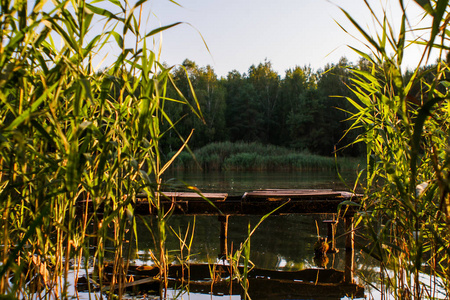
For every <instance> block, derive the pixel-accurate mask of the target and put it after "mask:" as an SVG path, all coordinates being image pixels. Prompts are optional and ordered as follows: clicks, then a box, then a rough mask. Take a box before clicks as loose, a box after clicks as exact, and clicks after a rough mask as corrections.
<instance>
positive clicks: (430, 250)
mask: <svg viewBox="0 0 450 300" xmlns="http://www.w3.org/2000/svg"><path fill="white" fill-rule="evenodd" d="M415 2H417V4H418V5H419V6H420V7H422V8H423V12H424V15H427V16H428V17H429V19H428V20H431V23H430V25H429V27H426V28H425V30H427V33H428V35H425V36H428V40H424V41H422V40H420V41H412V42H410V43H419V44H422V45H423V46H424V48H423V49H424V50H423V55H422V57H418V59H417V66H418V67H417V68H416V69H415V70H414V71H413V72H411V73H410V74H405V73H404V72H403V71H402V63H403V58H404V55H405V53H406V52H407V50H408V49H407V47H408V45H409V44H408V42H407V40H406V38H407V37H406V36H407V32H408V31H409V32H413V33H415V34H417V35H418V36H419V35H420V36H424V35H423V30H424V28H421V29H420V30H419V29H415V28H409V29H408V28H407V25H408V24H409V22H408V20H407V13H406V10H405V7H404V5H403V1H399V6H400V8H401V10H402V12H403V15H402V18H401V23H400V30H399V33H398V34H397V35H396V34H395V30H394V29H393V25H392V24H391V23H390V21H389V19H388V17H387V13H386V12H384V15H382V17H381V18H378V17H377V15H376V14H375V13H374V10H372V8H371V7H370V6H369V4H368V3H367V2H366V4H367V6H368V8H369V9H370V11H371V12H372V14H373V18H374V20H375V23H376V24H377V25H378V29H379V30H378V33H377V34H376V36H371V35H370V34H368V33H367V31H366V30H365V29H363V28H362V27H361V26H360V25H359V24H358V23H357V21H356V20H355V19H354V18H353V17H352V16H350V15H349V14H348V13H346V12H345V11H344V10H343V11H344V13H345V14H346V16H347V17H348V19H349V20H350V22H351V23H352V24H353V25H354V26H355V28H357V30H358V31H359V32H360V33H361V35H362V36H363V38H364V39H365V41H366V46H367V47H368V48H369V49H371V52H370V53H364V52H362V51H359V50H357V49H355V50H356V51H357V53H359V54H360V55H361V56H362V57H363V61H362V63H361V64H360V67H358V68H353V69H352V74H353V78H352V85H351V86H349V88H350V89H351V90H352V91H353V92H354V95H355V98H356V100H355V99H352V98H348V101H349V102H350V103H351V104H353V106H354V107H355V108H356V111H357V112H356V113H354V114H353V115H352V117H351V119H352V120H353V121H354V124H353V125H352V126H351V129H352V128H356V127H359V126H361V127H363V128H364V129H365V133H364V134H363V135H361V136H360V137H359V139H358V140H357V141H356V142H364V143H365V144H366V145H367V169H366V173H367V181H366V182H367V183H366V187H365V198H364V200H363V203H362V208H363V210H364V213H362V214H361V216H360V217H361V220H362V221H363V224H364V225H365V231H366V238H367V241H368V244H367V246H364V247H363V250H364V251H365V252H367V253H368V254H369V255H371V256H372V257H374V258H376V259H378V260H379V261H380V263H381V266H382V267H383V268H382V272H383V274H382V276H381V277H382V278H384V280H385V282H384V283H382V286H383V287H385V288H386V290H385V291H383V293H391V294H392V295H393V296H394V297H395V298H396V299H410V298H413V299H422V298H432V297H431V296H430V295H432V294H435V293H436V291H437V289H438V285H434V284H431V285H427V284H426V283H423V282H422V281H421V280H420V277H421V274H423V273H424V272H426V270H427V269H428V270H431V271H428V273H429V274H430V275H431V277H432V280H431V283H433V282H436V280H435V279H436V277H439V279H440V280H442V282H443V284H444V287H445V288H444V289H445V290H446V292H447V294H448V293H449V291H450V290H449V289H448V286H449V282H450V277H449V273H448V271H447V269H448V266H449V262H450V261H449V259H450V256H449V254H450V252H449V251H448V250H446V249H447V246H446V245H448V242H449V240H450V236H449V231H448V230H447V229H448V228H449V225H450V222H449V220H450V218H449V216H450V215H449V213H448V212H449V210H448V208H449V206H448V205H449V201H448V200H449V190H450V189H449V187H450V185H449V177H448V176H449V167H450V165H449V152H448V128H449V125H450V124H449V122H450V115H449V113H450V110H449V109H448V108H449V98H450V96H449V94H448V89H447V87H448V86H449V83H448V81H447V76H448V61H447V59H446V58H445V56H444V53H443V51H442V50H444V49H447V46H446V44H447V40H448V32H447V31H446V28H447V24H448V22H447V21H445V20H447V18H448V12H447V10H448V8H449V7H450V6H449V2H448V1H431V2H430V3H428V1H425V2H423V1H415ZM419 31H420V33H421V34H419ZM432 48H437V49H438V51H441V52H440V56H439V59H438V61H437V63H436V65H432V66H429V67H426V68H422V67H420V65H421V64H422V63H424V62H426V61H427V58H428V57H429V53H430V51H431V49H432ZM391 53H392V54H391ZM435 259H437V260H439V261H440V262H441V263H440V264H436V263H434V261H435ZM390 271H393V272H390ZM433 278H434V279H433Z"/></svg>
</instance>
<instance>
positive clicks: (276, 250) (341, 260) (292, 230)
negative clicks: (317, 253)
mask: <svg viewBox="0 0 450 300" xmlns="http://www.w3.org/2000/svg"><path fill="white" fill-rule="evenodd" d="M329 218H330V217H329V216H325V215H315V216H306V215H290V216H271V217H269V218H267V219H266V220H265V221H264V222H263V223H262V224H261V225H260V226H259V228H258V229H257V230H256V232H255V233H254V235H253V236H252V238H251V256H250V259H251V261H252V262H253V263H254V264H255V265H256V266H257V267H259V268H267V269H277V268H278V269H284V270H301V269H304V268H311V267H316V266H317V264H316V262H315V261H314V249H313V248H314V243H315V242H316V241H317V233H316V225H315V220H317V222H318V224H319V229H320V235H321V236H326V234H327V231H326V226H325V225H324V224H322V221H323V220H325V219H329ZM146 220H147V222H148V223H149V225H150V224H151V223H152V222H153V223H155V222H154V220H152V217H146ZM259 220H260V217H258V216H230V217H229V225H228V249H231V245H233V250H236V249H238V248H239V246H240V244H241V243H242V242H244V241H245V239H246V238H247V228H248V223H249V222H250V224H251V226H252V228H253V227H254V226H255V225H256V224H257V223H258V221H259ZM193 222H194V217H191V216H172V218H171V219H170V220H169V225H170V226H172V228H173V229H174V230H176V231H177V232H178V231H179V230H180V232H181V233H182V235H184V233H185V232H186V230H187V227H188V224H190V225H189V226H190V229H192V224H193ZM195 223H196V224H195V233H194V242H193V247H192V249H191V254H192V255H193V256H192V258H193V260H195V261H196V262H213V261H215V259H216V258H217V256H218V254H219V252H220V239H219V234H220V222H219V221H218V217H217V216H197V217H196V221H195ZM342 223H343V222H342ZM342 223H340V224H339V225H338V231H337V235H336V236H337V237H338V239H337V247H338V248H340V249H341V251H340V252H339V253H337V254H328V255H327V256H328V259H329V262H328V264H327V268H336V269H339V270H344V266H345V250H344V242H345V238H344V237H342V234H343V228H342V227H343V226H342ZM155 229H156V228H155ZM339 236H341V237H339ZM138 238H139V247H140V250H145V249H154V245H153V241H152V238H151V235H150V234H149V233H148V230H147V229H146V228H145V226H144V225H143V224H142V223H141V222H138ZM167 249H168V250H169V251H170V252H169V254H170V255H173V256H176V255H178V254H179V249H180V244H179V241H178V239H177V238H176V236H174V235H173V234H172V233H169V234H168V238H167ZM185 254H186V252H185ZM356 263H357V266H359V265H361V264H364V259H363V258H361V257H360V256H359V253H358V252H356ZM373 266H376V265H370V266H367V268H373Z"/></svg>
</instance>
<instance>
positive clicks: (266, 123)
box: [162, 58, 364, 156]
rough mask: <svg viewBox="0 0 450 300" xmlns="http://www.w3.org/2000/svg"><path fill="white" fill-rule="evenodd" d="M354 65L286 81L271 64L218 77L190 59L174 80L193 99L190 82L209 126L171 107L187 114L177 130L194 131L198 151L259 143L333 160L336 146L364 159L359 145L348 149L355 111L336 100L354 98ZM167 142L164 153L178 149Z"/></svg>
mask: <svg viewBox="0 0 450 300" xmlns="http://www.w3.org/2000/svg"><path fill="white" fill-rule="evenodd" d="M350 65H351V64H350V63H349V62H348V61H347V60H346V59H345V58H342V59H341V60H340V61H339V63H338V64H329V65H326V66H325V67H324V69H323V70H319V71H317V72H315V71H313V70H312V69H311V68H310V67H307V66H305V67H299V66H296V67H294V68H292V69H289V70H287V71H286V73H285V74H284V78H281V76H280V75H279V74H278V73H277V72H275V71H274V70H273V68H272V64H271V62H270V61H267V60H266V61H264V62H263V63H260V64H258V65H252V66H250V68H249V70H248V74H245V73H244V74H240V73H239V72H238V71H235V70H233V71H231V72H229V73H228V75H227V77H226V78H221V79H218V78H217V75H216V74H215V73H214V70H213V68H212V67H211V66H209V65H208V66H206V67H199V66H197V65H196V64H195V63H194V62H193V61H190V60H188V59H186V60H185V61H184V62H183V64H182V66H180V68H179V69H175V70H174V72H173V74H174V81H175V82H176V84H177V86H178V87H179V88H180V90H181V91H182V92H183V93H184V94H185V95H188V96H187V98H188V99H193V98H192V97H191V96H190V94H189V91H188V88H189V85H188V84H187V80H188V79H190V81H191V82H192V85H193V87H194V88H195V90H196V94H197V98H198V101H199V103H200V104H201V105H202V107H203V108H204V109H203V113H204V118H205V121H206V124H203V123H201V122H200V121H199V120H198V118H195V117H193V116H189V115H186V113H187V111H186V110H187V108H185V109H184V110H182V107H179V106H174V105H172V106H173V108H171V107H169V111H170V112H173V113H175V114H177V115H178V116H179V117H182V116H185V115H186V116H185V117H184V118H183V120H181V121H180V124H179V126H177V128H178V130H179V132H180V133H181V134H182V135H187V134H189V132H190V130H191V129H192V128H195V130H196V132H195V135H194V136H193V138H192V141H191V143H190V146H191V147H192V148H193V149H199V148H201V147H203V146H205V145H207V144H209V143H215V142H226V141H230V142H247V143H252V142H257V143H263V144H272V145H277V146H283V147H289V148H293V149H295V150H299V151H309V152H311V153H314V154H318V155H325V156H332V155H333V152H334V150H335V148H336V149H339V150H343V152H341V153H343V155H346V156H360V155H363V154H364V151H362V148H360V147H359V146H358V145H355V146H352V147H347V148H345V147H343V146H344V145H346V144H348V143H350V142H351V140H352V139H354V138H355V137H356V135H357V134H358V133H357V132H351V133H348V134H347V135H344V132H345V130H346V129H347V128H348V126H349V123H348V122H346V121H345V119H347V118H348V116H349V115H348V113H347V111H354V109H353V108H352V107H351V105H350V104H349V103H348V102H347V101H345V100H344V99H342V98H337V97H335V96H336V95H341V96H351V93H350V91H348V89H347V88H346V83H348V82H349V81H350V77H351V74H350V72H349V71H348V68H347V67H348V66H350ZM185 70H187V72H185ZM169 93H171V91H170V89H169ZM175 110H176V111H175ZM166 142H167V143H163V144H162V148H163V149H164V152H165V153H167V152H171V151H173V149H171V148H173V145H174V144H176V142H177V141H176V140H175V141H172V140H170V139H167V140H166ZM178 142H179V141H178ZM342 148H345V149H342Z"/></svg>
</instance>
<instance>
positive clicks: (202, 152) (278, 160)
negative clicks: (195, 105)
mask: <svg viewBox="0 0 450 300" xmlns="http://www.w3.org/2000/svg"><path fill="white" fill-rule="evenodd" d="M193 152H194V157H193V156H192V155H191V154H190V153H188V152H183V153H181V154H180V155H179V156H178V157H177V159H176V160H175V162H174V164H173V166H172V167H173V168H176V169H179V170H199V169H202V170H208V171H209V170H216V171H230V170H234V171H267V170H292V171H298V170H335V169H336V168H337V167H338V168H339V169H340V170H344V169H345V170H352V169H357V168H358V166H359V165H360V164H361V162H362V161H363V159H361V158H349V157H342V158H340V157H338V158H337V161H336V159H335V157H327V156H320V155H315V154H311V153H308V152H307V151H296V150H293V149H288V148H284V147H279V146H274V145H264V144H261V143H245V142H236V143H232V142H216V143H211V144H208V145H206V146H204V147H202V148H199V149H197V150H195V151H193ZM172 155H173V154H171V155H169V156H170V157H171V156H172Z"/></svg>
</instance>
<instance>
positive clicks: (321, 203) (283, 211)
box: [135, 189, 360, 216]
mask: <svg viewBox="0 0 450 300" xmlns="http://www.w3.org/2000/svg"><path fill="white" fill-rule="evenodd" d="M161 199H163V205H164V209H165V210H168V209H170V208H171V207H172V208H173V214H182V215H217V216H220V215H233V216H236V215H266V214H268V213H270V212H273V215H287V214H326V213H330V214H333V213H334V214H335V213H337V212H338V209H339V208H342V212H345V213H346V215H348V216H353V214H354V213H355V212H356V211H357V209H356V206H353V205H350V206H348V205H345V204H346V203H350V202H353V203H358V202H359V199H360V195H355V194H352V193H349V192H342V191H333V190H331V189H330V190H328V189H320V190H319V189H265V190H257V191H252V192H246V193H244V194H243V195H242V196H229V195H228V194H227V193H204V194H199V193H194V192H161ZM206 199H208V200H209V201H207V200H206ZM135 213H136V214H141V215H148V214H153V213H155V212H154V211H153V210H152V208H151V207H149V202H148V199H147V196H146V195H138V199H137V201H136V205H135Z"/></svg>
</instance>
